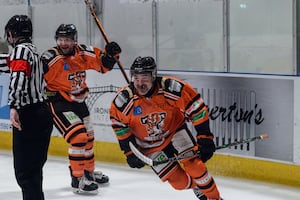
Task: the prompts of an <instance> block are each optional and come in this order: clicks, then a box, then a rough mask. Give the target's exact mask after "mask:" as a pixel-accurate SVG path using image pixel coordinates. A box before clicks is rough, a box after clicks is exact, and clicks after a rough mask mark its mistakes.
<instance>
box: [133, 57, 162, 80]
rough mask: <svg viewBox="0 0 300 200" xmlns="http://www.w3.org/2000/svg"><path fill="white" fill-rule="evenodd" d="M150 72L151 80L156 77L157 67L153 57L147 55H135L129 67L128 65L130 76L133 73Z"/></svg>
mask: <svg viewBox="0 0 300 200" xmlns="http://www.w3.org/2000/svg"><path fill="white" fill-rule="evenodd" d="M145 73H150V74H151V75H152V77H153V80H155V79H156V75H157V67H156V63H155V60H154V58H152V57H150V56H147V57H141V56H139V57H137V58H136V59H135V60H134V61H133V63H132V65H131V67H130V75H131V77H132V76H133V75H134V74H145Z"/></svg>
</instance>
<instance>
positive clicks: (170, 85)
mask: <svg viewBox="0 0 300 200" xmlns="http://www.w3.org/2000/svg"><path fill="white" fill-rule="evenodd" d="M161 85H162V88H163V90H164V91H166V92H168V93H171V94H174V95H176V96H181V91H182V89H183V86H184V84H183V83H182V82H180V81H178V80H176V79H173V78H170V77H162V79H161Z"/></svg>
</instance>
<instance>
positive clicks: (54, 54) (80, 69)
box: [42, 45, 111, 102]
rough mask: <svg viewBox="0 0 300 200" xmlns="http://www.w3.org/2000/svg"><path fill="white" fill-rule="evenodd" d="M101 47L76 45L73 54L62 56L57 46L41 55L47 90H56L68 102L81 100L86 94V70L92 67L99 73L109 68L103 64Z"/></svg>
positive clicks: (54, 91)
mask: <svg viewBox="0 0 300 200" xmlns="http://www.w3.org/2000/svg"><path fill="white" fill-rule="evenodd" d="M102 54H103V52H102V51H101V49H99V48H96V47H92V46H85V45H76V46H75V54H74V55H70V56H67V57H66V56H64V55H62V54H60V53H59V50H58V48H57V47H53V48H52V49H50V50H48V51H46V52H45V53H43V55H42V61H43V64H44V71H45V79H46V82H47V90H48V91H51V92H53V93H56V92H58V93H59V94H60V95H61V96H62V97H63V98H64V99H65V100H67V101H69V102H73V101H74V102H83V101H84V100H85V98H86V97H87V95H88V87H87V84H86V70H89V69H92V70H96V71H98V72H101V73H106V72H107V71H109V70H111V69H110V68H107V67H105V66H103V64H102V60H101V55H102Z"/></svg>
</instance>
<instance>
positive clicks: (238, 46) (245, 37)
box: [229, 0, 295, 75]
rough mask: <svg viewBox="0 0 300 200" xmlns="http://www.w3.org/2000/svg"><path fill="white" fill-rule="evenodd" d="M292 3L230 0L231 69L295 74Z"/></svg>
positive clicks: (286, 1)
mask: <svg viewBox="0 0 300 200" xmlns="http://www.w3.org/2000/svg"><path fill="white" fill-rule="evenodd" d="M292 6H293V1H292V0H271V1H270V0H230V45H229V50H230V72H246V73H267V74H289V75H291V74H294V73H295V71H294V69H293V12H292V11H293V7H292Z"/></svg>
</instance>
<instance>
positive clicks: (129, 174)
mask: <svg viewBox="0 0 300 200" xmlns="http://www.w3.org/2000/svg"><path fill="white" fill-rule="evenodd" d="M0 166H1V170H0V199H1V200H2V199H3V200H21V199H22V198H21V192H20V189H19V187H18V185H17V183H16V181H15V177H14V172H13V163H12V156H11V153H10V152H6V151H0ZM96 167H97V169H99V170H102V171H103V172H104V173H105V174H107V175H108V176H109V177H110V184H109V185H108V186H103V187H101V188H100V190H99V194H98V195H96V196H95V195H94V196H83V195H77V194H74V193H73V192H72V191H71V187H70V175H69V171H68V161H67V159H66V158H60V157H59V158H58V157H49V159H48V161H47V163H46V166H45V168H44V192H45V198H46V200H58V199H60V200H71V199H72V200H77V199H78V200H79V199H80V200H90V199H93V200H98V199H99V200H167V199H170V200H189V199H190V200H192V199H195V200H196V197H195V196H194V194H193V192H192V190H185V191H176V190H174V189H172V188H171V186H169V184H168V183H162V182H161V181H160V180H159V179H158V178H157V177H156V176H155V175H154V174H153V172H152V171H151V170H150V169H149V168H146V169H141V170H138V169H131V168H129V167H127V166H125V165H117V164H110V163H100V162H97V164H96ZM214 178H215V181H216V182H217V185H218V187H219V190H220V192H221V194H222V197H223V198H224V199H225V200H298V199H300V189H297V188H290V187H285V186H281V185H271V184H266V183H261V182H254V181H249V180H241V179H234V178H228V177H220V176H214Z"/></svg>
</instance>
